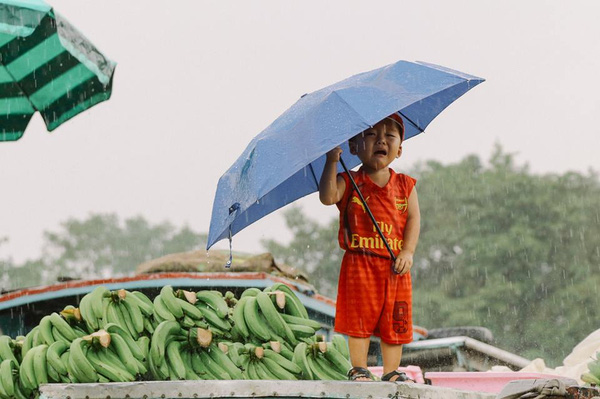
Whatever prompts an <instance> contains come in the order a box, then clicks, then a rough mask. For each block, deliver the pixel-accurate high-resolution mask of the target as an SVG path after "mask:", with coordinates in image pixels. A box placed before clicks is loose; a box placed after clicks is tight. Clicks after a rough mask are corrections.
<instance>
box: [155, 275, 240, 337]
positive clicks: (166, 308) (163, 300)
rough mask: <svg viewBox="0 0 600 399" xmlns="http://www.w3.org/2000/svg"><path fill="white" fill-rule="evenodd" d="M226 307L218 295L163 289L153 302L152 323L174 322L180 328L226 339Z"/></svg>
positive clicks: (216, 293)
mask: <svg viewBox="0 0 600 399" xmlns="http://www.w3.org/2000/svg"><path fill="white" fill-rule="evenodd" d="M229 314H230V312H229V307H228V306H227V302H226V301H225V299H224V298H223V295H222V294H221V293H220V292H218V291H209V290H204V291H198V292H197V293H194V292H190V291H184V290H176V291H175V290H173V287H171V286H170V285H167V286H164V287H163V288H162V289H161V291H160V294H159V295H157V296H156V297H155V298H154V319H155V320H156V321H157V322H158V323H162V322H163V321H176V322H178V323H179V324H180V325H181V327H182V328H187V329H189V328H195V327H200V328H205V329H210V330H211V331H212V333H213V334H215V335H216V336H220V337H229V334H230V330H231V327H232V326H231V323H230V322H229Z"/></svg>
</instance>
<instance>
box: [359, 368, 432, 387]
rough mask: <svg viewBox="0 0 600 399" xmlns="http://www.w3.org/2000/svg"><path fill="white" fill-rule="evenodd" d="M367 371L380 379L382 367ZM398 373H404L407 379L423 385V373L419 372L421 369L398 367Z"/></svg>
mask: <svg viewBox="0 0 600 399" xmlns="http://www.w3.org/2000/svg"><path fill="white" fill-rule="evenodd" d="M369 371H370V372H371V373H373V375H376V376H377V377H381V376H382V375H383V367H381V366H376V367H369ZM398 371H404V372H405V373H406V376H407V377H408V378H411V379H413V380H415V382H418V383H420V384H424V383H425V379H424V378H423V372H422V371H421V367H418V366H406V367H398Z"/></svg>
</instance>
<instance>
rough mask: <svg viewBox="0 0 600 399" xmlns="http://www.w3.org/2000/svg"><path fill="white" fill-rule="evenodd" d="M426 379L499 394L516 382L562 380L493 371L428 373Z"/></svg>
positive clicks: (457, 387) (444, 385)
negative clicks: (507, 385) (546, 379)
mask: <svg viewBox="0 0 600 399" xmlns="http://www.w3.org/2000/svg"><path fill="white" fill-rule="evenodd" d="M425 378H427V379H429V380H430V381H431V385H433V386H437V387H446V388H454V389H460V390H465V391H477V392H489V393H499V392H500V391H501V390H502V388H503V387H504V385H506V384H508V383H509V382H510V381H515V380H531V379H545V378H561V377H560V376H557V375H552V374H542V373H518V372H505V373H503V372H491V371H465V372H441V371H440V372H433V371H431V372H427V373H425Z"/></svg>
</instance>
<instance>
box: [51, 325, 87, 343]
mask: <svg viewBox="0 0 600 399" xmlns="http://www.w3.org/2000/svg"><path fill="white" fill-rule="evenodd" d="M84 335H87V334H84ZM52 336H53V337H54V341H55V342H56V341H61V342H64V343H66V344H69V345H71V341H69V340H68V339H67V338H65V337H64V336H63V335H62V334H61V333H60V331H58V329H57V328H55V327H52ZM48 345H50V344H48Z"/></svg>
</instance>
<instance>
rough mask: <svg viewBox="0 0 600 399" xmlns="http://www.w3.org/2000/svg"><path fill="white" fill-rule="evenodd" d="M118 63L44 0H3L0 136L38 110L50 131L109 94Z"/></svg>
mask: <svg viewBox="0 0 600 399" xmlns="http://www.w3.org/2000/svg"><path fill="white" fill-rule="evenodd" d="M114 69H115V63H114V62H112V61H110V60H109V59H107V58H106V57H105V56H104V55H102V54H101V53H100V52H99V51H98V50H97V49H96V48H95V47H94V45H93V44H91V43H90V42H89V41H88V40H87V39H86V38H85V37H84V36H83V35H82V34H81V33H79V32H78V31H77V30H76V29H75V28H74V27H73V26H72V25H71V24H70V23H69V22H67V21H66V20H65V19H64V18H62V17H61V16H60V15H58V14H56V13H55V12H54V11H53V10H52V8H51V7H50V6H49V5H48V4H46V3H44V2H43V1H41V0H0V141H15V140H18V139H19V138H21V136H23V132H24V131H25V128H26V127H27V124H28V123H29V120H30V119H31V116H32V115H33V113H34V112H35V111H39V112H40V114H41V115H42V118H43V119H44V122H45V123H46V127H47V128H48V130H49V131H52V130H54V129H56V128H57V127H58V126H60V125H61V124H62V123H63V122H65V121H67V120H69V119H71V118H72V117H74V116H75V115H77V114H79V113H80V112H82V111H85V110H86V109H88V108H90V107H92V106H93V105H95V104H98V103H99V102H101V101H104V100H108V99H109V98H110V94H111V90H112V77H113V72H114Z"/></svg>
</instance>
